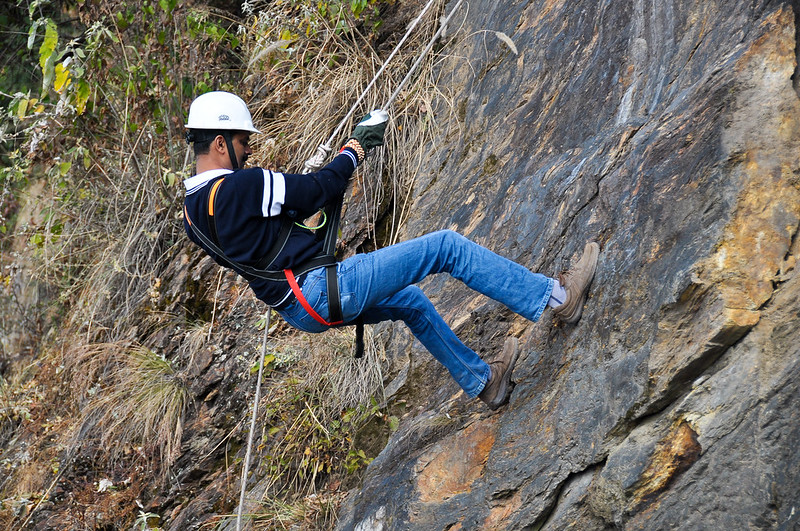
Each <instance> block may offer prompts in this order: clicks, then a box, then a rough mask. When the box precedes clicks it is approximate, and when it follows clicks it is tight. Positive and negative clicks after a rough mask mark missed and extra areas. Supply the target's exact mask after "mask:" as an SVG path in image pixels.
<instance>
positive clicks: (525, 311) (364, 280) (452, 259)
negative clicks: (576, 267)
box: [280, 230, 553, 397]
mask: <svg viewBox="0 0 800 531" xmlns="http://www.w3.org/2000/svg"><path fill="white" fill-rule="evenodd" d="M338 273H339V291H340V294H341V304H342V314H343V316H344V322H345V323H352V322H353V321H354V320H355V319H356V318H357V317H358V316H362V317H363V318H364V322H365V323H367V324H375V323H379V322H381V321H395V320H401V321H403V322H404V323H406V325H407V326H408V327H409V329H411V332H412V333H413V334H414V336H415V337H416V338H417V339H418V340H419V341H420V343H422V345H423V346H424V347H425V348H426V349H428V351H429V352H430V353H431V354H432V355H433V356H434V357H435V358H436V359H437V360H439V362H440V363H441V364H442V365H444V366H445V367H446V368H447V370H448V371H450V374H451V375H452V377H453V378H454V379H455V381H456V382H458V384H459V385H460V386H461V388H462V389H463V390H464V391H465V392H466V393H467V394H468V395H469V396H471V397H475V396H477V395H478V393H480V392H481V390H482V389H483V387H484V386H485V385H486V381H487V379H488V378H489V366H488V365H487V364H486V362H484V361H483V360H482V359H481V358H480V357H479V356H478V355H477V354H476V353H475V352H474V351H473V350H471V349H469V348H467V346H466V345H464V344H463V343H462V342H461V341H460V340H459V339H458V337H456V335H455V334H454V333H453V331H452V330H451V329H450V327H449V326H448V325H447V323H445V322H444V320H443V319H442V317H441V316H440V315H439V313H438V312H437V311H436V309H435V308H434V307H433V304H432V303H431V301H430V300H428V298H427V297H426V296H425V295H424V294H423V293H422V290H420V289H419V288H418V287H416V286H413V284H415V283H417V282H420V281H421V280H423V279H424V278H425V277H426V276H428V275H431V274H434V273H449V274H450V275H452V276H453V277H454V278H457V279H458V280H460V281H462V282H464V284H466V285H467V286H469V287H470V288H472V289H473V290H475V291H477V292H479V293H482V294H483V295H486V296H487V297H490V298H492V299H494V300H496V301H498V302H500V303H502V304H504V305H505V306H507V307H508V308H509V309H511V310H512V311H514V312H515V313H517V314H519V315H521V316H523V317H525V318H526V319H529V320H531V321H537V320H539V318H540V317H541V315H542V312H543V311H544V309H545V307H546V306H547V301H548V300H549V299H550V292H551V291H552V289H553V279H551V278H548V277H546V276H544V275H541V274H538V273H532V272H531V271H529V270H528V269H526V268H525V267H522V266H521V265H519V264H516V263H514V262H512V261H510V260H508V259H506V258H503V257H501V256H499V255H497V254H495V253H493V252H491V251H489V250H488V249H486V248H484V247H481V246H480V245H478V244H476V243H473V242H471V241H470V240H468V239H466V238H465V237H463V236H461V235H459V234H457V233H455V232H453V231H449V230H444V231H439V232H434V233H432V234H428V235H426V236H422V237H420V238H415V239H413V240H409V241H406V242H403V243H398V244H396V245H391V246H389V247H385V248H383V249H379V250H377V251H374V252H371V253H367V254H359V255H356V256H353V257H351V258H348V259H347V260H344V261H343V262H340V263H339V264H338ZM302 291H303V295H304V296H305V298H306V300H308V302H309V304H310V305H311V307H312V308H314V310H316V312H317V313H319V314H320V316H322V318H323V319H328V300H327V297H328V295H327V289H326V281H325V270H324V268H320V269H317V270H314V271H311V272H310V273H308V275H307V276H306V279H305V282H304V283H303V286H302ZM280 313H281V316H282V317H283V318H284V319H285V320H286V321H287V322H288V323H289V324H291V325H292V326H294V327H295V328H299V329H300V330H304V331H306V332H322V331H324V330H327V327H326V326H324V325H322V324H320V323H318V322H317V321H315V320H314V319H313V318H312V317H311V316H310V315H309V314H308V313H307V312H306V311H305V310H304V309H303V307H302V306H301V305H300V303H299V302H297V301H296V300H295V301H294V302H292V303H291V304H290V305H289V306H287V307H286V308H285V309H283V310H282V311H281V312H280Z"/></svg>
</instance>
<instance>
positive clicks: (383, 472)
mask: <svg viewBox="0 0 800 531" xmlns="http://www.w3.org/2000/svg"><path fill="white" fill-rule="evenodd" d="M799 7H800V2H776V1H765V0H756V1H753V2H744V1H741V0H735V1H731V2H700V1H697V0H695V1H690V0H685V1H684V0H665V1H663V2H644V1H642V0H634V1H632V2H608V1H601V2H597V1H594V0H591V1H589V0H572V1H569V2H567V1H558V0H553V1H550V0H548V1H541V2H516V1H505V0H504V1H500V2H497V1H496V0H476V1H475V2H471V3H470V9H469V12H468V13H466V12H465V18H464V25H463V27H461V28H460V29H459V32H460V35H462V36H463V37H462V38H461V40H460V41H459V44H458V45H457V46H454V47H453V51H452V53H453V56H452V57H451V58H450V59H449V60H448V61H446V62H445V63H444V64H442V66H441V79H442V82H441V88H442V90H443V91H444V92H447V93H449V94H450V95H451V103H452V105H451V106H449V107H448V106H443V107H442V108H440V109H438V110H437V111H436V113H435V116H434V119H435V120H436V122H437V126H438V127H439V129H440V130H441V131H442V135H441V137H440V138H439V139H438V141H437V142H436V143H435V145H432V146H426V147H425V149H427V150H428V152H429V163H428V164H427V172H423V173H421V174H420V175H419V177H418V181H417V184H416V189H415V194H416V195H415V204H414V208H413V211H414V214H413V217H412V219H411V220H410V222H409V224H408V226H407V235H406V236H407V237H413V236H417V235H420V234H423V233H425V232H430V231H431V230H434V229H437V228H451V229H454V230H456V231H458V232H460V233H462V234H464V235H466V236H468V237H470V238H471V239H473V240H475V241H477V242H479V243H481V244H483V245H485V246H487V247H489V248H491V249H492V250H494V251H496V252H498V253H501V254H503V255H505V256H508V257H509V258H511V259H514V260H515V261H518V262H520V263H522V264H525V265H527V266H528V267H530V268H531V269H533V270H536V271H539V272H542V273H545V274H550V275H553V274H555V273H557V272H558V271H559V270H560V269H564V268H565V267H566V266H567V265H568V263H569V261H570V260H573V259H574V258H573V257H574V256H575V255H576V254H578V253H579V252H580V250H581V249H582V247H583V244H584V243H585V241H587V240H588V239H597V240H598V241H600V242H601V245H602V247H603V251H602V254H601V257H600V265H599V268H598V273H597V277H596V279H595V282H594V285H593V287H592V290H591V294H590V298H589V300H588V302H587V305H586V308H585V310H584V317H583V319H582V320H581V321H580V323H578V324H577V325H575V326H559V325H557V324H556V323H555V322H552V321H551V317H550V316H549V314H548V313H546V314H545V317H544V318H543V319H542V321H541V322H539V323H530V322H527V321H525V320H524V319H522V318H520V317H517V316H515V315H513V314H511V313H510V312H509V311H508V310H506V309H505V308H503V307H501V306H500V305H498V304H497V303H495V302H493V301H490V300H488V299H485V298H483V297H481V296H479V295H476V294H475V293H473V292H470V291H469V290H468V289H467V288H465V287H464V286H462V285H461V284H459V283H457V282H455V281H453V280H451V279H449V278H443V277H437V278H433V279H430V280H429V281H428V282H427V283H426V284H425V286H424V289H425V290H426V291H427V292H428V293H429V295H430V296H431V298H432V299H433V300H434V302H435V303H436V305H437V307H438V308H439V309H440V311H441V312H442V314H443V315H444V316H445V317H446V318H447V319H448V320H449V321H450V322H451V323H452V324H453V326H454V327H455V329H456V331H457V333H459V335H460V336H461V337H462V338H463V339H464V340H465V341H466V342H467V344H469V345H470V346H472V347H473V348H475V349H476V350H477V351H479V352H480V353H481V354H485V355H488V356H491V355H493V354H494V353H495V352H498V351H499V349H500V345H502V342H503V338H504V337H505V336H506V335H508V334H511V335H516V336H518V337H520V340H521V341H520V344H521V348H522V354H521V357H520V361H519V362H518V364H517V368H516V370H515V374H514V379H515V380H516V384H517V385H516V388H515V391H514V394H513V395H512V398H511V402H510V404H509V405H508V406H506V407H505V408H503V409H501V410H500V411H499V412H497V413H493V414H490V413H489V412H488V411H487V410H486V409H485V408H484V407H483V406H482V405H481V404H480V403H479V402H478V401H473V400H469V399H468V398H467V397H466V396H464V395H463V394H462V393H460V391H459V390H458V388H457V387H456V386H455V384H453V383H452V382H451V381H450V380H449V378H448V376H447V374H446V372H445V371H444V370H443V369H441V368H440V367H439V366H438V365H436V363H435V361H433V360H432V359H431V358H430V356H429V355H428V354H427V353H426V352H425V351H424V350H422V348H421V346H420V345H419V344H415V343H414V342H412V341H411V340H410V339H408V340H406V341H402V340H398V339H402V337H406V338H408V337H409V336H408V334H407V332H406V331H405V329H404V327H402V325H396V326H395V327H394V329H393V330H392V332H393V338H394V340H393V342H392V346H391V354H392V361H393V364H394V368H395V374H398V375H402V376H398V377H397V381H396V382H395V385H393V386H390V388H391V389H393V390H394V389H398V390H397V391H396V396H397V397H399V398H404V399H405V400H407V402H408V404H409V405H410V406H411V407H410V409H409V412H408V413H407V415H406V416H405V417H404V418H403V419H402V422H401V425H400V428H399V430H398V431H397V432H396V433H395V434H394V435H393V437H392V438H391V440H390V442H389V444H388V446H387V447H386V448H385V450H384V451H383V452H382V453H381V454H380V455H379V456H378V458H377V459H376V460H375V461H374V462H373V463H372V465H371V466H370V468H369V469H368V471H367V475H366V478H365V480H364V483H363V485H362V487H361V488H360V489H358V490H356V491H354V492H352V493H351V495H350V499H349V506H348V507H347V508H346V510H345V514H343V515H342V518H341V520H340V524H339V527H340V528H341V529H356V530H360V531H366V530H379V529H419V530H423V529H424V530H431V529H450V530H455V529H476V530H477V529H480V530H487V529H582V530H584V529H606V528H625V529H673V528H681V529H725V528H728V529H776V528H777V529H794V528H795V526H798V525H800V494H798V493H800V414H799V413H798V411H800V389H798V386H799V385H800V384H798V380H797V378H796V374H798V369H799V368H800V332H798V328H800V276H798V275H797V274H796V268H795V264H796V260H797V257H798V255H800V242H798V241H797V231H798V227H799V226H800V122H799V121H798V120H800V101H798V93H797V91H796V87H793V80H794V81H795V82H797V77H798V72H797V68H796V57H797V51H796V45H797V33H796V29H795V17H796V15H795V13H796V12H797V10H798V8H799ZM495 32H502V33H503V34H505V35H507V36H508V37H510V38H511V40H512V41H513V44H514V48H516V50H514V49H512V47H511V46H509V45H508V44H507V43H506V42H505V41H504V40H503V39H501V38H500V37H498V34H497V33H495ZM515 52H516V53H515Z"/></svg>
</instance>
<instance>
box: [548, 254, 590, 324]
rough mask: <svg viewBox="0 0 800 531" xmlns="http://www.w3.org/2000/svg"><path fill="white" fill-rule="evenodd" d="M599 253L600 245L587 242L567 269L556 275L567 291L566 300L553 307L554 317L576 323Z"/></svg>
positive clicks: (579, 316) (581, 310)
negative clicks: (580, 254)
mask: <svg viewBox="0 0 800 531" xmlns="http://www.w3.org/2000/svg"><path fill="white" fill-rule="evenodd" d="M599 255H600V246H599V245H598V244H597V242H589V243H587V244H586V246H585V247H584V248H583V256H582V257H581V259H580V260H579V261H578V263H577V264H575V265H574V266H573V267H572V268H571V269H570V270H569V271H567V272H565V273H561V274H560V275H559V276H558V282H559V283H560V284H561V286H562V287H563V288H564V290H565V291H566V292H567V300H566V301H565V302H564V304H562V305H561V306H559V307H557V308H554V310H553V311H554V312H555V315H556V317H558V318H559V319H561V320H562V321H564V322H565V323H569V324H574V323H577V322H578V321H579V320H580V318H581V314H582V313H583V303H584V302H586V294H587V293H588V291H589V285H590V284H591V283H592V279H593V278H594V272H595V270H596V269H597V258H598V256H599Z"/></svg>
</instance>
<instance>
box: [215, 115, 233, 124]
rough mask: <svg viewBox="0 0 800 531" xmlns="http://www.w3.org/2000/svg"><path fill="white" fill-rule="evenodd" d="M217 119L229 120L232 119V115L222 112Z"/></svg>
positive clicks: (221, 120)
mask: <svg viewBox="0 0 800 531" xmlns="http://www.w3.org/2000/svg"><path fill="white" fill-rule="evenodd" d="M217 120H219V121H220V122H229V121H230V120H231V117H230V116H228V115H227V114H220V115H219V118H217Z"/></svg>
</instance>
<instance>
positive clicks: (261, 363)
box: [236, 307, 272, 531]
mask: <svg viewBox="0 0 800 531" xmlns="http://www.w3.org/2000/svg"><path fill="white" fill-rule="evenodd" d="M271 317H272V308H270V307H268V308H267V323H266V324H265V325H264V342H263V343H262V344H261V359H260V360H259V361H258V380H257V383H256V396H255V397H253V417H252V418H251V419H250V434H249V435H248V437H247V452H245V455H244V466H243V467H242V492H241V494H239V510H238V511H237V512H236V531H242V512H243V511H244V495H245V491H246V490H247V473H248V472H249V469H250V455H251V454H252V452H253V434H254V433H255V432H256V417H257V415H258V402H259V400H261V379H262V376H263V374H264V358H265V357H266V354H267V336H268V334H269V325H270V321H271Z"/></svg>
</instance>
